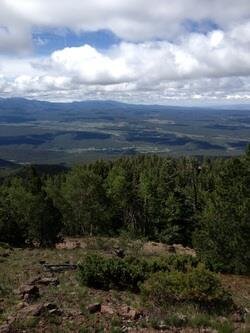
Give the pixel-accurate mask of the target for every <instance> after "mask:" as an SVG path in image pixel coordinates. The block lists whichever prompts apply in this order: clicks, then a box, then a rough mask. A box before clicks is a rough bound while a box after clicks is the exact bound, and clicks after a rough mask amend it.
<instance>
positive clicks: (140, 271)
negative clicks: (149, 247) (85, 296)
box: [79, 255, 198, 291]
mask: <svg viewBox="0 0 250 333" xmlns="http://www.w3.org/2000/svg"><path fill="white" fill-rule="evenodd" d="M197 264H198V261H197V259H196V258H193V257H191V256H177V255H172V256H168V257H166V258H154V259H138V258H135V257H127V258H125V259H120V258H105V257H102V256H100V255H88V256H86V257H85V260H84V261H83V262H82V263H81V264H80V265H79V276H80V281H81V282H82V283H83V284H84V285H86V286H88V287H94V288H98V289H111V288H114V289H120V290H125V289H129V290H134V291H136V290H139V284H140V283H142V282H143V281H145V280H146V279H147V278H148V277H149V276H150V274H152V273H155V272H158V271H168V272H169V271H172V270H180V271H183V272H185V271H187V270H188V269H190V268H191V267H196V266H197Z"/></svg>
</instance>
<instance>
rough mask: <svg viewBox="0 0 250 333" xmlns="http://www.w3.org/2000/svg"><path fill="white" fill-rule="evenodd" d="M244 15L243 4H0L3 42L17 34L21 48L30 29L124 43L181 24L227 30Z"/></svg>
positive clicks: (197, 0) (213, 0) (161, 34)
mask: <svg viewBox="0 0 250 333" xmlns="http://www.w3.org/2000/svg"><path fill="white" fill-rule="evenodd" d="M249 17H250V2H249V0H237V1H235V0H219V1H218V0H209V1H208V0H188V1H185V0H175V1H171V0H155V1H152V0H136V1H135V0H126V1H124V0H91V1H83V0H70V1H69V0H1V4H0V25H1V26H5V27H7V28H8V29H9V31H10V34H9V40H11V39H13V41H16V40H17V39H16V32H17V31H18V32H19V33H20V34H22V37H21V39H20V40H21V41H22V43H21V45H20V46H23V47H24V46H25V44H27V43H28V42H29V39H30V36H28V30H27V29H28V27H29V28H30V29H31V27H32V26H41V27H42V26H43V27H68V28H70V29H73V30H83V31H86V30H87V31H89V30H98V29H109V30H111V31H113V32H114V33H115V34H116V35H118V36H119V37H121V38H122V39H125V40H127V41H143V40H146V39H147V40H149V39H152V38H162V39H165V38H172V37H173V36H174V37H176V36H178V35H180V34H182V33H184V32H185V22H187V21H194V22H198V23H199V24H202V22H203V21H204V20H205V21H207V20H210V21H213V22H214V23H216V24H218V25H219V26H220V27H221V28H223V29H224V28H225V29H228V28H232V27H233V26H235V25H237V24H239V23H245V22H247V21H248V20H249ZM14 27H15V28H16V30H17V31H15V29H14ZM25 39H26V40H25ZM12 44H13V46H15V43H14V42H13V43H12ZM27 45H28V44H27ZM27 45H26V46H27Z"/></svg>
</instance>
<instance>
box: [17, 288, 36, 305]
mask: <svg viewBox="0 0 250 333" xmlns="http://www.w3.org/2000/svg"><path fill="white" fill-rule="evenodd" d="M18 293H19V295H20V296H21V298H22V299H23V300H24V301H26V302H28V303H29V302H32V301H34V300H36V299H37V298H39V296H40V294H39V288H38V287H37V286H33V285H27V284H26V285H23V286H22V287H21V288H20V289H19V291H18Z"/></svg>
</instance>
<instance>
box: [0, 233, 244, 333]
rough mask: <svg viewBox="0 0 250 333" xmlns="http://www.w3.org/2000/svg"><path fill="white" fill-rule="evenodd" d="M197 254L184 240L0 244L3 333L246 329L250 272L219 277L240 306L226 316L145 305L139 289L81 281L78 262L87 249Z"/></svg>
mask: <svg viewBox="0 0 250 333" xmlns="http://www.w3.org/2000/svg"><path fill="white" fill-rule="evenodd" d="M121 250H122V251H125V253H126V254H127V253H130V254H134V255H145V256H156V255H157V256H158V255H168V254H169V253H187V254H190V255H195V253H194V251H193V250H192V249H188V248H183V247H182V246H181V245H176V246H166V245H164V244H158V243H152V242H147V243H143V242H141V241H135V242H130V241H129V240H128V239H124V238H120V239H104V238H88V239H87V238H85V239H83V238H81V239H80V238H79V239H67V240H66V241H64V242H63V243H61V244H58V245H57V248H56V249H35V248H34V249H11V248H8V247H3V246H2V247H1V246H0V333H14V332H17V333H19V332H27V333H29V332H46V333H56V332H58V333H59V332H60V333H64V332H65V333H66V332H79V333H85V332H113V333H115V332H116V333H118V332H180V333H185V332H187V333H188V332H190V333H196V332H197V333H198V332H203V333H205V332H207V333H210V332H221V333H229V332H234V331H235V332H241V333H243V332H244V333H246V332H250V320H249V314H248V309H250V277H241V276H231V275H230V276H229V275H227V276H224V275H222V276H221V279H222V281H223V284H224V285H225V287H226V288H227V289H230V291H231V293H232V294H233V296H234V300H235V302H236V303H237V306H238V310H237V311H235V312H234V313H232V314H230V315H227V316H223V315H221V314H220V315H215V314H208V313H203V312H201V311H199V310H198V309H196V308H194V307H191V306H187V305H183V304H180V305H179V306H178V307H175V308H173V307H169V308H167V309H164V310H163V309H158V308H150V307H149V306H148V305H146V304H143V303H142V301H141V299H140V295H138V294H133V293H129V292H118V291H114V290H110V291H101V290H94V289H90V288H85V287H83V286H81V285H80V284H79V282H78V278H77V277H78V275H77V263H78V262H79V261H81V259H82V257H83V256H84V255H85V254H86V253H90V252H102V253H103V254H106V255H117V254H118V255H119V254H121V253H119V251H121Z"/></svg>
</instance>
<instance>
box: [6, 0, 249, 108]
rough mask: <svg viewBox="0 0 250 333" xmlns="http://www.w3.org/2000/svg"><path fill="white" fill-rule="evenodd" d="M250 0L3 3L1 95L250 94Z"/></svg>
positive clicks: (235, 97)
mask: <svg viewBox="0 0 250 333" xmlns="http://www.w3.org/2000/svg"><path fill="white" fill-rule="evenodd" d="M249 55H250V1H249V0H237V1H235V0H220V1H218V0H209V1H208V0H188V1H184V0H175V1H174V2H173V1H172V0H156V1H152V0H136V1H135V0H126V1H124V0H92V1H91V2H86V1H82V0H70V1H69V0H1V2H0V97H11V96H21V97H28V98H39V99H44V100H60V101H69V100H82V99H115V100H120V101H126V102H138V103H160V104H182V105H183V104H184V105H186V104H204V103H206V104H209V103H210V104H211V103H212V104H219V103H220V104H221V103H223V104H224V103H247V102H248V101H249V100H250V93H249V91H250V56H249Z"/></svg>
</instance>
